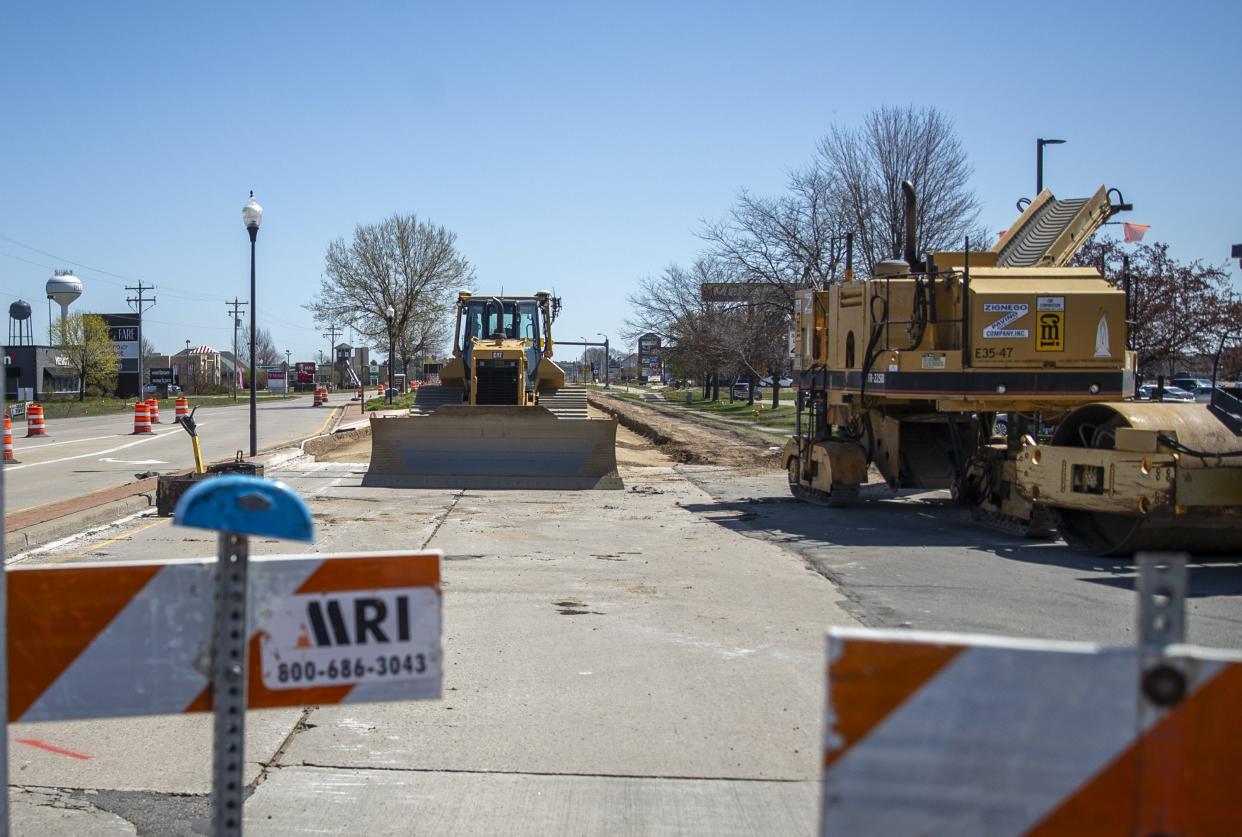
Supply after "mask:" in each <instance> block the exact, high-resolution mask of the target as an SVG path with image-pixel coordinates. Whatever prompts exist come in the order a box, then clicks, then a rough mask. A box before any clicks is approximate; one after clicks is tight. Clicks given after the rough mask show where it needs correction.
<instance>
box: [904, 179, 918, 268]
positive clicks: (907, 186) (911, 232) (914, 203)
mask: <svg viewBox="0 0 1242 837" xmlns="http://www.w3.org/2000/svg"><path fill="white" fill-rule="evenodd" d="M901 193H902V195H904V196H905V199H906V251H905V260H906V264H908V265H910V272H911V273H919V272H921V271H922V270H923V263H922V262H921V261H920V260H919V243H918V240H917V239H916V238H915V233H916V230H917V229H918V200H917V199H916V198H915V195H914V184H913V183H911V182H910V181H909V180H903V181H901Z"/></svg>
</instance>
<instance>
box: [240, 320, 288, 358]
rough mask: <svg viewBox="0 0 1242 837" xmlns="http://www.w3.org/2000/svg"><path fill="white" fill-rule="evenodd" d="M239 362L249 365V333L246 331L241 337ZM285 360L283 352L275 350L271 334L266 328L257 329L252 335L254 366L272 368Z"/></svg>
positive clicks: (274, 342)
mask: <svg viewBox="0 0 1242 837" xmlns="http://www.w3.org/2000/svg"><path fill="white" fill-rule="evenodd" d="M241 353H242V356H241V360H242V362H243V363H245V364H249V363H250V332H249V331H246V332H245V334H244V335H243V336H242V345H241ZM284 359H285V354H284V352H279V351H277V350H276V341H275V340H273V339H272V332H270V331H269V330H267V329H266V328H260V329H257V330H256V331H255V333H254V363H255V366H274V365H276V364H278V363H281V362H283V361H284Z"/></svg>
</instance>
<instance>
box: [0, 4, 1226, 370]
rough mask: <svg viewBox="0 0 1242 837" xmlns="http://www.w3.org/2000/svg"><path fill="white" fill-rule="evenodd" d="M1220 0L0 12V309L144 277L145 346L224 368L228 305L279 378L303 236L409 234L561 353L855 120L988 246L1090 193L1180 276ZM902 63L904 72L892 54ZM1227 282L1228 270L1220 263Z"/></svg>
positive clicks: (1221, 175)
mask: <svg viewBox="0 0 1242 837" xmlns="http://www.w3.org/2000/svg"><path fill="white" fill-rule="evenodd" d="M1239 31H1242V4H1237V3H1231V2H1217V3H1180V4H1170V3H1144V2H1129V3H1111V4H1102V3H1082V2H1066V3H1055V2H1053V3H1050V2H1044V3H1038V4H1029V3H1028V4H1005V3H995V2H989V3H973V4H967V3H937V4H928V3H922V2H920V3H909V4H905V3H855V4H838V3H827V2H817V3H782V2H765V3H721V2H704V3H642V2H626V3H612V4H600V3H590V2H578V3H564V4H557V5H536V4H517V3H513V4H510V3H504V4H502V3H496V4H486V3H442V4H434V5H432V4H426V3H416V2H392V3H380V2H357V3H326V2H324V3H292V2H263V3H256V2H249V3H229V2H214V3H206V4H181V3H166V2H165V3H125V4H115V3H96V2H78V3H62V4H49V3H19V4H15V5H13V6H10V7H9V9H8V10H7V12H6V14H5V19H4V25H3V27H0V91H2V95H0V108H2V112H3V116H4V119H3V126H4V128H3V131H2V132H0V161H2V165H3V191H2V194H3V195H4V198H3V200H2V201H0V235H3V236H6V237H8V238H9V239H15V240H17V241H19V242H22V243H24V244H26V245H30V246H32V247H35V248H38V249H39V250H43V251H46V253H50V254H54V255H55V256H56V257H55V258H53V257H51V256H48V255H43V254H40V253H37V252H35V251H33V250H30V249H27V248H25V247H22V246H19V245H17V244H14V243H12V242H11V241H8V240H4V239H0V294H2V295H3V297H4V298H5V299H4V301H5V302H6V303H7V302H8V301H9V300H11V299H15V298H17V297H19V296H20V297H24V298H26V299H27V300H30V301H31V302H32V303H33V304H34V308H35V327H36V335H46V302H45V298H44V294H43V286H44V283H45V282H46V280H47V278H48V277H49V276H50V275H51V268H54V267H73V265H72V264H70V262H69V260H72V261H74V262H79V263H82V264H85V265H90V266H92V267H93V268H97V269H94V270H93V269H87V268H77V269H76V272H77V274H78V275H79V276H80V277H81V278H82V280H83V282H84V284H85V286H86V292H85V294H84V295H83V297H82V299H81V300H79V302H78V304H77V306H78V307H77V309H76V310H91V311H106V312H116V311H124V310H126V306H125V304H124V296H125V293H124V291H122V290H121V289H120V285H122V284H125V282H124V281H122V280H120V279H117V278H116V277H115V276H109V275H107V273H103V272H100V271H101V270H102V271H107V272H110V273H113V274H119V275H122V276H125V277H129V278H132V279H142V280H144V281H146V282H148V283H154V284H155V285H157V286H158V290H157V292H156V293H157V296H158V300H159V302H158V305H157V306H156V307H155V308H154V309H153V310H152V311H150V313H149V314H148V315H147V335H148V336H149V337H150V338H151V339H152V340H153V341H154V342H155V344H156V346H157V348H158V349H159V350H161V351H176V350H178V349H180V348H183V347H184V345H185V341H186V340H187V339H188V340H191V341H192V342H193V343H195V344H196V345H197V344H202V343H208V344H212V345H214V346H216V347H217V348H227V347H228V345H229V342H230V341H231V323H230V320H229V317H228V315H227V314H226V311H225V303H224V301H225V299H226V298H231V297H233V296H234V295H235V294H236V295H238V296H241V297H242V298H243V299H244V298H245V297H246V296H247V295H248V267H249V263H248V244H247V239H246V234H245V232H244V230H243V228H242V223H241V214H240V210H241V206H242V204H243V202H244V201H245V199H246V195H247V192H248V190H250V189H254V190H255V192H256V196H257V197H258V199H259V200H260V202H261V203H262V204H263V206H264V208H265V215H264V222H263V229H262V232H261V233H260V235H259V308H258V310H259V322H260V325H261V326H266V327H269V328H270V329H271V331H272V333H273V335H274V337H275V340H276V342H277V344H278V347H279V348H280V349H282V350H283V349H286V348H287V349H290V350H292V351H293V353H294V360H298V359H300V358H309V357H311V356H312V355H311V353H312V352H313V351H314V350H315V349H318V348H326V347H327V342H328V341H327V340H326V339H324V338H322V337H320V333H321V329H319V328H317V327H316V326H315V324H314V323H313V322H312V320H311V318H310V316H309V314H308V313H307V312H306V311H305V310H304V309H302V308H301V307H300V306H301V305H302V304H304V303H305V302H306V301H307V300H308V299H309V298H310V296H311V295H312V294H313V293H314V292H315V290H316V288H317V287H318V282H319V277H320V273H321V270H322V262H323V252H324V247H325V245H326V244H327V242H328V241H329V240H331V239H333V238H336V237H339V236H348V235H349V234H350V233H351V231H352V229H353V226H354V225H355V224H356V223H360V222H372V221H377V220H380V219H382V218H384V217H386V216H388V215H389V214H391V213H393V212H414V213H417V214H419V215H420V216H423V217H426V218H430V219H432V220H434V221H435V222H437V223H442V224H444V225H446V226H447V227H449V228H450V229H452V230H454V231H456V232H457V233H458V235H459V244H460V247H461V249H462V250H463V252H464V253H465V254H466V256H467V257H468V258H469V259H470V260H471V261H472V262H473V263H474V264H475V265H476V266H477V270H478V279H479V288H480V289H481V290H498V289H499V288H500V287H501V286H502V285H503V287H504V289H505V290H506V291H508V292H523V293H525V292H531V291H534V290H535V289H537V288H543V287H553V288H555V289H556V290H557V291H558V292H559V293H560V295H561V296H562V297H563V298H564V300H565V308H564V313H563V315H562V320H560V321H559V322H558V325H559V326H560V328H559V329H558V333H559V335H560V337H561V338H562V339H566V340H577V339H579V338H580V337H582V336H585V337H587V338H588V339H594V338H595V334H596V333H597V332H601V331H602V332H606V333H608V334H610V335H611V336H613V338H614V339H616V338H617V336H618V335H619V332H620V329H621V324H622V322H623V320H624V319H625V316H626V302H625V297H626V294H627V293H628V292H630V291H631V290H632V289H633V287H634V285H635V283H636V282H637V280H639V279H640V278H641V277H643V276H645V275H648V274H654V273H658V272H659V271H660V270H661V269H662V268H663V267H664V266H665V265H667V264H668V263H669V262H674V261H677V262H686V261H689V260H690V259H692V258H693V257H694V255H695V254H696V253H697V252H698V251H699V250H700V249H701V242H700V241H699V240H698V239H697V238H696V235H695V233H696V230H697V229H698V228H699V224H700V220H701V219H704V218H714V217H718V216H720V215H722V214H723V213H724V212H725V211H726V210H727V209H728V207H729V206H730V204H731V202H732V200H733V198H734V196H735V195H736V194H737V192H738V190H739V189H741V188H749V189H751V190H753V191H755V192H758V193H774V192H777V191H779V190H780V189H781V188H782V187H783V185H784V181H785V177H786V173H787V172H788V171H789V170H790V169H791V168H794V167H797V166H800V165H802V164H803V163H805V162H806V161H807V160H808V159H809V158H810V157H811V155H812V153H813V150H814V146H815V142H816V140H817V139H818V138H819V137H820V136H822V135H823V134H824V133H825V132H826V131H827V130H828V128H829V127H830V126H831V125H832V124H834V123H840V124H854V123H857V122H858V121H859V120H860V119H861V117H862V115H863V114H865V113H866V112H867V111H868V110H870V109H872V108H874V107H877V106H879V105H881V104H895V105H904V104H914V105H916V106H923V105H935V106H936V107H938V108H940V109H941V110H942V111H944V112H945V113H946V114H948V115H949V116H950V117H951V118H952V119H953V120H954V122H955V124H956V127H957V129H958V131H959V133H960V135H961V138H962V140H963V142H964V144H965V147H966V149H967V151H968V153H969V154H970V157H971V160H972V162H973V164H974V167H975V179H974V187H975V189H976V190H977V192H978V194H979V195H980V197H981V199H982V202H983V210H984V215H983V217H984V219H985V221H986V223H987V224H988V225H989V226H990V227H992V228H994V229H995V230H1001V229H1003V228H1004V227H1005V226H1006V225H1007V224H1008V223H1009V222H1010V221H1011V220H1012V218H1013V217H1014V215H1015V211H1014V209H1013V203H1014V200H1015V199H1016V198H1018V197H1020V196H1023V195H1030V194H1031V193H1032V192H1033V191H1034V141H1035V138H1036V137H1038V136H1045V137H1061V138H1065V139H1067V140H1069V144H1067V145H1063V146H1058V147H1054V148H1051V149H1049V150H1048V151H1047V153H1046V175H1045V181H1046V184H1047V185H1048V186H1050V187H1051V188H1052V189H1053V190H1054V192H1056V193H1057V194H1059V195H1063V196H1072V195H1084V194H1087V193H1089V192H1090V191H1092V190H1093V189H1094V188H1095V187H1096V186H1098V185H1099V184H1100V183H1107V184H1108V185H1109V186H1117V187H1119V188H1121V189H1122V190H1123V192H1124V193H1125V196H1126V199H1127V200H1129V201H1132V202H1133V203H1134V204H1135V206H1136V210H1135V212H1134V213H1132V215H1131V220H1135V221H1139V222H1144V223H1149V224H1151V225H1152V229H1151V232H1150V234H1149V235H1150V237H1151V238H1154V239H1158V240H1161V241H1167V242H1169V243H1170V244H1171V245H1172V249H1173V253H1174V255H1175V256H1176V257H1177V258H1180V259H1192V258H1203V259H1205V260H1207V261H1209V262H1214V263H1221V262H1224V261H1225V260H1226V259H1227V257H1228V255H1229V246H1230V245H1231V244H1233V243H1235V242H1242V223H1240V216H1242V211H1240V210H1239V199H1240V193H1242V189H1239V186H1240V185H1242V184H1240V182H1239V181H1240V180H1242V178H1240V177H1239V161H1238V153H1237V149H1238V148H1239V137H1240V136H1242V116H1240V111H1242V108H1239V102H1238V95H1239V92H1238V91H1239V90H1240V89H1242V83H1240V82H1242V55H1240V51H1239V47H1238V33H1239ZM903 49H909V50H910V53H909V55H908V57H905V58H903V57H902V56H901V54H900V53H901V51H902V50H903ZM1234 276H1235V278H1236V277H1237V276H1238V271H1237V270H1236V264H1235V265H1234Z"/></svg>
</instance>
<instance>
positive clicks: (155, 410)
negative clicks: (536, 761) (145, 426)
mask: <svg viewBox="0 0 1242 837" xmlns="http://www.w3.org/2000/svg"><path fill="white" fill-rule="evenodd" d="M147 411H148V412H150V413H151V423H152V424H159V423H160V400H159V399H158V398H148V399H147Z"/></svg>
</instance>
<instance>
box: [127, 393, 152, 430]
mask: <svg viewBox="0 0 1242 837" xmlns="http://www.w3.org/2000/svg"><path fill="white" fill-rule="evenodd" d="M150 432H151V408H150V407H148V406H147V402H145V401H139V402H138V403H137V404H135V405H134V432H133V433H131V434H130V435H131V436H134V435H137V434H139V433H150Z"/></svg>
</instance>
